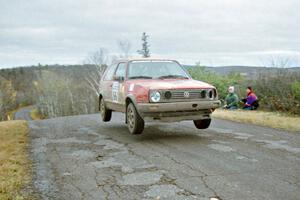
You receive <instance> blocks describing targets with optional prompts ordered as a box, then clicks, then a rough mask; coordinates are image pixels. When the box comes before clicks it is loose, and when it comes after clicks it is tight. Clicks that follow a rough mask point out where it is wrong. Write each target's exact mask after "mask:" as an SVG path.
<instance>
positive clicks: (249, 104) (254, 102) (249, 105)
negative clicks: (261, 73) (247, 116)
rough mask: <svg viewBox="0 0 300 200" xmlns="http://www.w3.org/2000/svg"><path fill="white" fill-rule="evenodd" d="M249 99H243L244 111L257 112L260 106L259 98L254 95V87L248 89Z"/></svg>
mask: <svg viewBox="0 0 300 200" xmlns="http://www.w3.org/2000/svg"><path fill="white" fill-rule="evenodd" d="M246 92H247V98H245V99H242V101H243V102H244V107H243V109H244V110H256V109H257V108H258V106H259V104H258V98H257V96H256V95H255V94H254V92H253V90H252V87H250V86H249V87H247V90H246Z"/></svg>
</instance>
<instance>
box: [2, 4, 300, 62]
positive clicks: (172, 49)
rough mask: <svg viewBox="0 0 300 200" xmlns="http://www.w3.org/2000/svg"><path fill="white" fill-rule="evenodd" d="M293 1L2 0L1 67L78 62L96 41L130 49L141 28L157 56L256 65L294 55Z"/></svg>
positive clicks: (297, 43) (299, 30)
mask: <svg viewBox="0 0 300 200" xmlns="http://www.w3.org/2000/svg"><path fill="white" fill-rule="evenodd" d="M299 8H300V3H299V1H297V0H285V1H281V0H273V1H269V0H231V1H223V0H214V1H207V0H205V1H204V0H190V1H180V0H165V1H159V0H144V1H139V0H126V1H124V0H88V1H85V0H77V1H72V0H65V1H59V0H51V1H46V0H28V1H22V0H11V1H5V0H0V49H1V52H0V67H1V66H4V67H10V66H16V65H27V64H36V63H38V62H41V63H43V64H46V63H70V64H72V63H80V62H82V59H84V57H85V56H86V55H87V54H88V52H91V51H93V50H95V49H97V48H99V47H105V48H107V49H108V50H109V51H110V52H111V53H117V52H118V49H117V45H116V41H117V40H118V39H120V38H127V39H128V40H129V41H131V43H132V47H133V48H132V53H135V52H136V49H138V48H140V36H141V33H142V32H143V31H146V32H147V33H148V34H150V36H151V37H150V42H151V50H152V52H153V54H155V55H157V56H168V57H172V58H177V59H179V60H182V61H183V62H186V63H191V64H193V63H194V62H195V61H198V60H202V63H203V64H214V65H225V64H245V65H259V60H260V59H259V57H262V56H264V55H268V54H270V53H272V52H273V53H275V54H283V55H286V56H293V57H296V58H297V59H298V58H299V54H300V53H299V52H300V39H299V34H300V27H299V26H298V23H299V21H300V14H298V13H299V12H298V10H299Z"/></svg>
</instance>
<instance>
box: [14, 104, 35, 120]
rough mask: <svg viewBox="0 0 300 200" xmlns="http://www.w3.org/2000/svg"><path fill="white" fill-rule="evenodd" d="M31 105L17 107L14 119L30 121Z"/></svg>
mask: <svg viewBox="0 0 300 200" xmlns="http://www.w3.org/2000/svg"><path fill="white" fill-rule="evenodd" d="M33 108H34V107H33V106H28V107H25V108H21V109H19V110H18V111H17V112H16V113H15V116H14V119H15V120H27V121H30V120H31V117H30V111H31V110H32V109H33Z"/></svg>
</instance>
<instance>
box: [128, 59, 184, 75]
mask: <svg viewBox="0 0 300 200" xmlns="http://www.w3.org/2000/svg"><path fill="white" fill-rule="evenodd" d="M167 78H183V79H188V78H189V75H188V74H187V73H186V72H185V70H183V68H182V67H181V66H180V65H179V64H178V63H177V62H174V61H132V62H130V64H129V68H128V79H167Z"/></svg>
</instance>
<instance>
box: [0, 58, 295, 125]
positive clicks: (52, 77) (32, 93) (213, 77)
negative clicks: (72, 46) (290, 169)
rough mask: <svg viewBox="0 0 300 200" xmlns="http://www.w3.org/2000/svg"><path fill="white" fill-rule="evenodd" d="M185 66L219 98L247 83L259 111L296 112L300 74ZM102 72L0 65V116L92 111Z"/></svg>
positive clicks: (90, 67) (242, 89)
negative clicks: (24, 111) (26, 109)
mask: <svg viewBox="0 0 300 200" xmlns="http://www.w3.org/2000/svg"><path fill="white" fill-rule="evenodd" d="M98 66H99V65H98ZM102 67H103V66H102ZM104 67H105V66H104ZM188 70H189V72H190V73H191V75H192V77H193V78H195V79H198V80H202V81H205V82H208V83H211V84H213V85H215V86H216V87H217V89H218V92H219V97H220V99H224V98H225V96H226V94H227V88H228V86H230V85H234V86H235V88H236V91H237V93H238V95H239V97H241V98H242V97H245V95H246V94H245V88H246V87H247V86H252V87H253V88H254V90H255V93H256V94H257V95H258V97H259V99H260V105H261V107H260V109H263V110H269V111H283V112H286V113H290V114H296V115H300V73H295V72H294V73H291V72H289V71H287V70H285V69H278V70H277V73H272V74H270V73H261V74H260V75H259V77H258V78H257V79H249V78H248V77H247V76H246V77H245V76H241V75H240V74H236V73H230V74H228V75H219V74H217V73H214V72H211V71H208V70H206V69H205V67H201V66H196V67H190V68H188ZM102 72H103V68H102V69H99V67H97V66H96V65H92V64H86V65H71V66H63V65H51V66H50V65H45V66H42V65H39V66H32V67H24V68H13V69H2V70H0V120H6V119H7V116H8V115H7V113H8V112H10V111H12V110H14V109H16V108H18V107H20V106H26V105H36V106H37V108H38V110H39V112H40V114H41V115H42V116H44V117H46V118H52V117H58V116H67V115H78V114H90V113H95V112H97V110H98V94H97V90H98V89H99V85H98V84H99V78H100V76H101V73H102Z"/></svg>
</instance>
